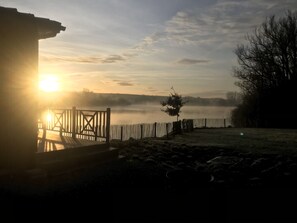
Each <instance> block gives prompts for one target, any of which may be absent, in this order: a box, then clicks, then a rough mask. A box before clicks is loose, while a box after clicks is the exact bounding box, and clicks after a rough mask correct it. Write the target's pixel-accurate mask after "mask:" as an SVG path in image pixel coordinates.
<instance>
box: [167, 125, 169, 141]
mask: <svg viewBox="0 0 297 223" xmlns="http://www.w3.org/2000/svg"><path fill="white" fill-rule="evenodd" d="M166 136H167V139H168V138H169V135H168V123H166Z"/></svg>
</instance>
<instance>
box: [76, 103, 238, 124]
mask: <svg viewBox="0 0 297 223" xmlns="http://www.w3.org/2000/svg"><path fill="white" fill-rule="evenodd" d="M161 107H162V106H161V105H155V104H153V105H149V104H139V105H130V106H115V107H111V125H123V124H139V123H154V122H158V123H161V122H173V121H176V117H172V116H169V115H167V114H166V113H165V112H163V111H161ZM78 109H91V110H106V107H104V108H103V107H98V106H94V107H83V108H78ZM233 109H234V107H223V106H184V107H183V108H182V109H181V111H182V112H181V113H180V117H179V119H180V120H182V119H201V118H210V119H224V118H230V114H231V111H232V110H233Z"/></svg>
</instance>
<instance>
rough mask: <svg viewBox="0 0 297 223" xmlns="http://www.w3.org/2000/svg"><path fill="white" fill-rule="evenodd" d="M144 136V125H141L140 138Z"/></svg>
mask: <svg viewBox="0 0 297 223" xmlns="http://www.w3.org/2000/svg"><path fill="white" fill-rule="evenodd" d="M142 138H143V125H142V124H141V125H140V139H142Z"/></svg>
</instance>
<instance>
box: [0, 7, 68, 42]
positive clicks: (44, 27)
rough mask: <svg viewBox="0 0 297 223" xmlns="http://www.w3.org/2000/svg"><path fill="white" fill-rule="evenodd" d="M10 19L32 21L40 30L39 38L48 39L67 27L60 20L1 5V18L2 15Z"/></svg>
mask: <svg viewBox="0 0 297 223" xmlns="http://www.w3.org/2000/svg"><path fill="white" fill-rule="evenodd" d="M3 16H4V18H8V19H19V20H20V21H24V20H26V21H30V22H31V23H32V25H36V27H37V30H38V39H46V38H50V37H55V36H56V35H57V34H58V33H59V32H60V31H65V29H66V27H64V26H62V24H61V23H60V22H57V21H53V20H50V19H47V18H40V17H35V16H34V15H33V14H29V13H21V12H18V11H17V9H15V8H6V7H1V6H0V19H2V17H3Z"/></svg>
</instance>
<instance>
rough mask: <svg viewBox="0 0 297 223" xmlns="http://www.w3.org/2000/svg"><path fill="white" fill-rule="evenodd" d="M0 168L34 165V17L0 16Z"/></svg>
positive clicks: (35, 120) (35, 144) (36, 50)
mask: <svg viewBox="0 0 297 223" xmlns="http://www.w3.org/2000/svg"><path fill="white" fill-rule="evenodd" d="M0 49H1V53H0V97H1V100H0V168H1V167H4V168H6V167H8V168H16V169H23V168H30V167H33V166H34V157H35V152H36V147H37V124H36V123H37V101H36V98H37V93H38V89H37V86H38V84H37V82H38V36H37V26H36V24H35V22H34V17H32V18H31V17H30V16H26V18H24V17H22V16H17V15H10V14H9V13H7V14H5V13H2V14H1V15H0Z"/></svg>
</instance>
